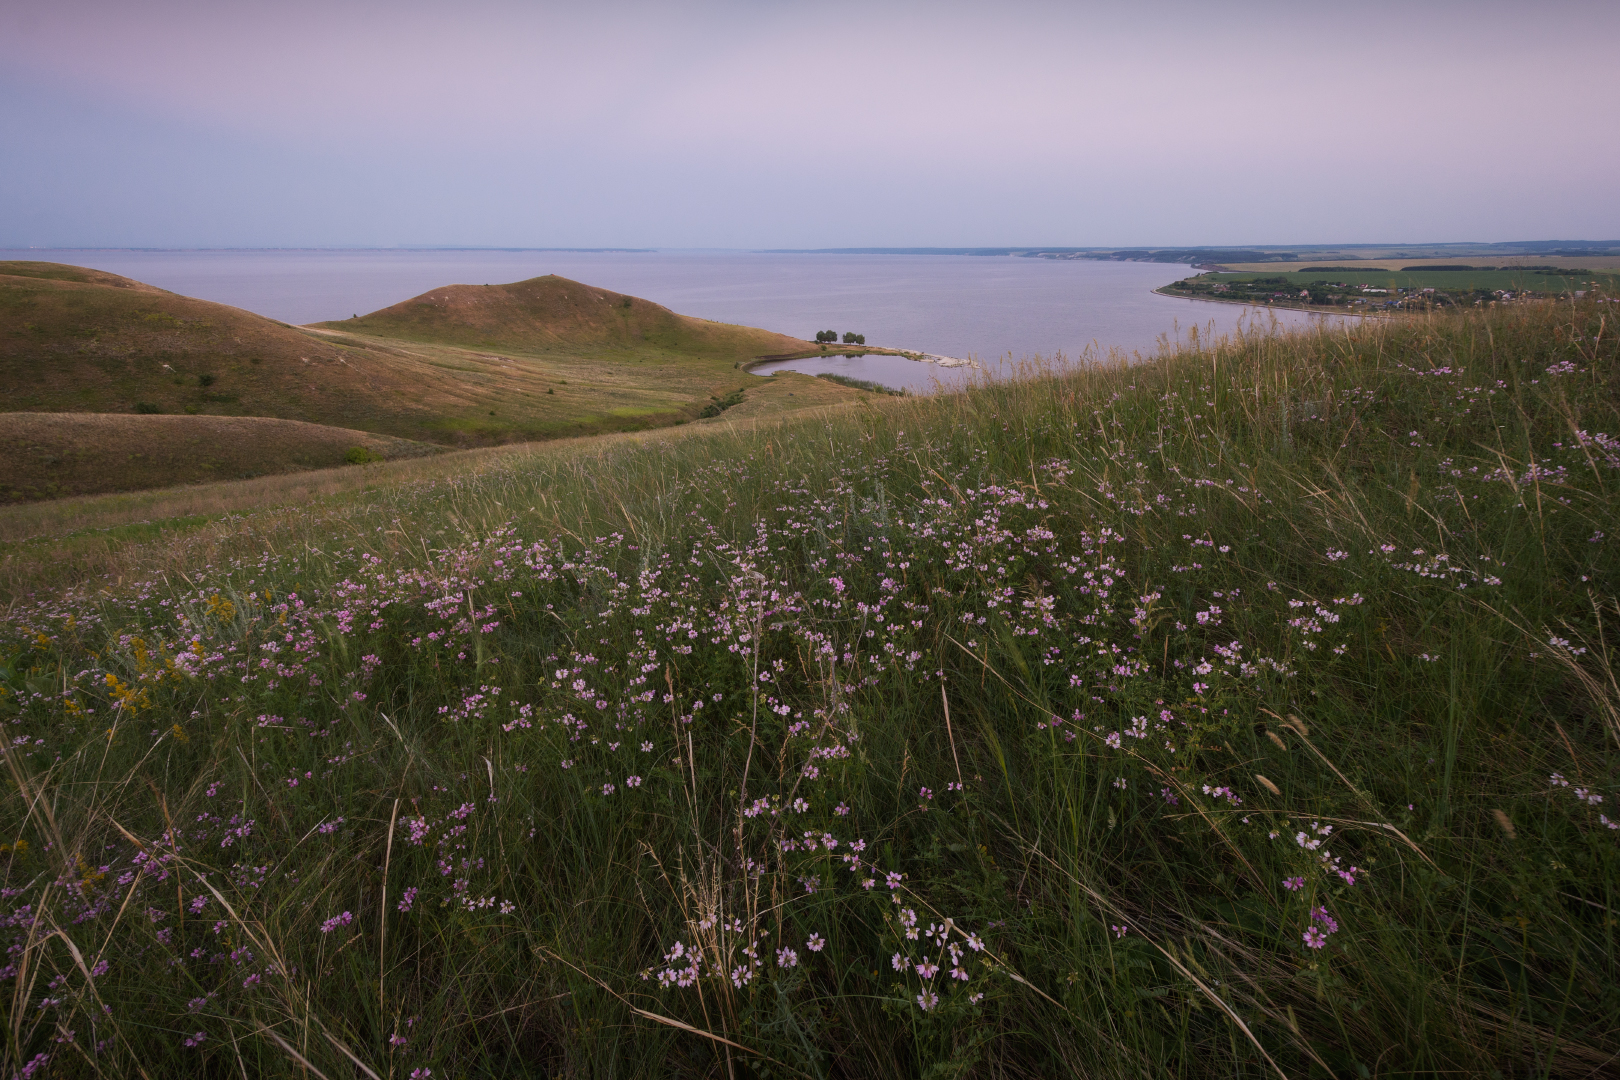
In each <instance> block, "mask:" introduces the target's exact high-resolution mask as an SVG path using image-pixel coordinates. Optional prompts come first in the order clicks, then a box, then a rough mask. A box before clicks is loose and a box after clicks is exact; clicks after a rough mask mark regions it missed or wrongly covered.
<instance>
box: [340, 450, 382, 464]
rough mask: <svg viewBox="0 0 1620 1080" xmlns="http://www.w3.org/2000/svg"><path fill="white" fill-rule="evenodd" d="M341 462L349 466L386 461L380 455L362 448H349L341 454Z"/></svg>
mask: <svg viewBox="0 0 1620 1080" xmlns="http://www.w3.org/2000/svg"><path fill="white" fill-rule="evenodd" d="M343 460H344V462H346V463H347V464H350V465H367V464H370V463H371V462H374V461H386V460H387V459H386V458H384V457H383V456H382V455H381V454H379V453H377V452H376V451H375V450H371V449H368V448H366V447H364V446H351V447H349V448H348V449H347V450H345V451H344V452H343Z"/></svg>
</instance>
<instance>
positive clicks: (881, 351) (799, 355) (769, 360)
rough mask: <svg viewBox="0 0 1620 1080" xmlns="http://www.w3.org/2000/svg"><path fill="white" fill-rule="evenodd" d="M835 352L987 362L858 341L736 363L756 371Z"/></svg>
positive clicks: (949, 363) (951, 363)
mask: <svg viewBox="0 0 1620 1080" xmlns="http://www.w3.org/2000/svg"><path fill="white" fill-rule="evenodd" d="M857 350H859V351H857ZM835 356H842V357H844V358H845V359H847V360H855V359H860V358H861V357H865V356H898V357H900V358H901V359H903V360H911V361H915V362H916V363H919V364H934V365H937V366H938V367H942V368H973V369H975V370H978V371H983V370H984V365H982V364H980V363H979V362H978V361H977V360H974V359H971V358H967V359H964V358H963V357H960V356H943V355H941V354H939V353H927V352H919V351H917V350H915V349H891V348H889V347H887V346H884V345H871V346H866V345H859V346H853V347H850V348H844V349H838V350H831V349H815V350H809V349H806V350H804V351H802V352H792V353H775V354H772V355H770V356H756V357H754V358H753V359H752V360H745V361H743V362H742V363H740V364H738V365H737V366H738V367H739V368H741V369H742V370H743V371H746V372H748V373H749V374H753V373H754V369H755V368H757V367H761V366H763V365H765V364H776V363H782V362H785V361H789V360H818V359H824V360H830V359H832V358H833V357H835Z"/></svg>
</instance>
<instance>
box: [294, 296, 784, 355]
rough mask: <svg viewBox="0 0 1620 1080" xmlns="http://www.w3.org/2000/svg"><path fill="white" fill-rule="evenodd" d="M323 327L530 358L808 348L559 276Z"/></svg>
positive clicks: (424, 299)
mask: <svg viewBox="0 0 1620 1080" xmlns="http://www.w3.org/2000/svg"><path fill="white" fill-rule="evenodd" d="M315 325H317V326H320V327H323V328H326V329H330V330H342V331H346V332H349V333H356V334H364V335H368V336H372V337H386V338H397V339H401V340H405V341H417V342H434V343H439V344H446V345H459V346H462V347H464V348H471V349H502V350H505V351H508V352H514V353H522V354H528V355H544V354H546V353H552V352H567V353H569V354H571V355H581V354H585V355H594V354H600V353H612V352H616V351H623V350H631V349H644V348H652V349H656V350H659V351H662V352H667V353H674V354H689V355H702V356H705V357H710V358H716V359H727V360H733V361H735V360H745V359H753V358H755V357H758V356H761V355H766V354H777V353H787V352H796V351H803V350H805V349H806V347H807V345H808V343H807V342H804V341H801V340H799V339H798V338H791V337H788V336H786V335H784V334H776V333H772V332H771V331H769V330H759V329H755V328H754V327H750V326H733V325H731V324H729V323H720V322H711V321H709V320H707V319H696V318H692V317H691V316H688V315H679V314H677V313H675V312H673V311H671V310H669V309H668V308H666V307H664V306H662V305H661V304H655V303H653V302H652V301H650V300H643V299H641V298H640V297H635V296H627V295H625V294H624V293H616V292H613V291H612V290H610V289H601V288H597V287H595V286H592V285H585V284H582V283H581V282H578V281H571V280H569V279H568V278H565V277H559V276H557V275H556V274H547V275H546V276H544V277H536V278H529V279H528V280H527V281H515V282H511V283H509V284H505V285H446V286H443V287H441V288H437V289H432V290H430V291H428V292H425V293H423V294H422V295H420V296H414V297H412V298H411V299H409V300H406V301H404V302H402V303H398V304H395V305H393V306H392V307H386V308H383V309H382V310H380V311H374V312H372V313H371V314H369V315H362V316H360V317H358V318H354V319H346V320H342V321H337V322H327V323H317V324H315Z"/></svg>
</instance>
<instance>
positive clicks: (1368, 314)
mask: <svg viewBox="0 0 1620 1080" xmlns="http://www.w3.org/2000/svg"><path fill="white" fill-rule="evenodd" d="M1169 287H1170V286H1169V285H1161V286H1159V287H1158V288H1157V289H1154V290H1153V291H1154V292H1155V293H1157V294H1158V295H1160V296H1168V297H1170V298H1171V299H1173V300H1191V301H1193V302H1194V303H1198V304H1241V305H1242V306H1244V307H1252V308H1255V309H1257V310H1265V311H1276V310H1282V311H1307V312H1313V313H1315V314H1317V315H1338V316H1340V317H1342V318H1346V319H1388V318H1390V317H1392V316H1393V315H1395V314H1397V313H1396V312H1390V311H1341V310H1339V309H1338V308H1331V307H1318V306H1316V305H1315V304H1270V303H1267V304H1257V303H1255V302H1254V301H1253V300H1222V299H1219V298H1217V297H1214V296H1183V295H1182V294H1181V293H1173V292H1165V290H1166V289H1168V288H1169Z"/></svg>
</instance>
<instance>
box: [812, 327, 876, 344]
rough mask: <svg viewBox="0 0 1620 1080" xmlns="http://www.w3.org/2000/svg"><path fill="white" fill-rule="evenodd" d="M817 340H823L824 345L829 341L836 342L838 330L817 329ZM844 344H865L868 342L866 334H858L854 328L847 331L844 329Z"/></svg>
mask: <svg viewBox="0 0 1620 1080" xmlns="http://www.w3.org/2000/svg"><path fill="white" fill-rule="evenodd" d="M816 340H817V341H819V342H821V343H822V344H823V345H825V344H828V343H829V342H831V343H836V342H837V341H838V331H836V330H817V331H816ZM844 344H845V345H865V344H866V335H865V334H857V333H855V332H854V331H852V330H846V331H844Z"/></svg>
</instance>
